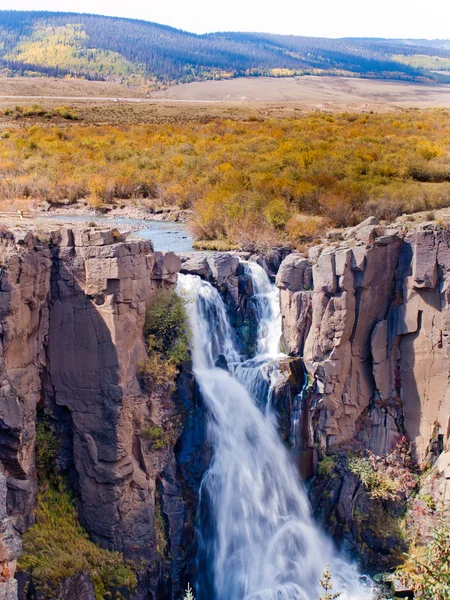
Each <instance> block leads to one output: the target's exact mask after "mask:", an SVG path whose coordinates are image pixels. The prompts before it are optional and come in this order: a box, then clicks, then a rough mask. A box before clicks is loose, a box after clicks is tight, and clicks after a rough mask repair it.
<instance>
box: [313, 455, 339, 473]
mask: <svg viewBox="0 0 450 600" xmlns="http://www.w3.org/2000/svg"><path fill="white" fill-rule="evenodd" d="M336 468H337V462H336V458H335V457H334V456H325V457H324V458H323V459H322V460H321V461H320V462H319V465H318V467H317V473H318V474H319V475H320V476H321V477H323V476H326V477H333V476H335V475H336Z"/></svg>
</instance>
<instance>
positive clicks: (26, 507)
mask: <svg viewBox="0 0 450 600" xmlns="http://www.w3.org/2000/svg"><path fill="white" fill-rule="evenodd" d="M15 242H16V244H14V243H13V241H12V240H11V239H9V238H8V237H7V238H4V239H2V240H1V253H2V255H3V256H5V255H6V254H8V253H10V254H11V257H10V258H9V260H8V267H7V268H5V267H4V266H3V267H2V268H1V271H0V273H1V279H0V461H1V462H2V464H3V467H4V472H5V475H6V476H7V480H8V505H9V512H10V514H11V516H12V518H13V520H14V524H15V526H16V528H17V529H18V530H19V531H24V530H25V529H26V528H27V527H29V525H31V524H32V522H33V506H34V496H35V493H36V482H35V465H34V441H35V420H36V406H37V404H38V402H39V400H40V398H41V380H40V372H41V370H42V366H43V365H44V364H45V340H46V337H47V335H48V322H49V318H48V315H49V307H48V294H49V289H50V271H51V252H50V249H49V248H48V246H47V247H46V248H44V247H41V246H40V245H39V243H38V241H37V240H36V238H35V237H34V236H33V235H31V234H27V235H25V236H17V238H16V240H15ZM13 251H14V254H12V252H13Z"/></svg>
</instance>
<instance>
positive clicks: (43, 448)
mask: <svg viewBox="0 0 450 600" xmlns="http://www.w3.org/2000/svg"><path fill="white" fill-rule="evenodd" d="M57 452H58V441H57V439H56V437H55V434H54V432H53V430H52V428H51V424H50V420H49V419H48V418H47V417H39V415H38V421H37V423H36V444H35V453H36V458H35V460H36V471H37V474H38V478H39V481H41V482H42V481H51V480H52V479H53V478H54V477H55V470H56V464H55V463H56V456H57Z"/></svg>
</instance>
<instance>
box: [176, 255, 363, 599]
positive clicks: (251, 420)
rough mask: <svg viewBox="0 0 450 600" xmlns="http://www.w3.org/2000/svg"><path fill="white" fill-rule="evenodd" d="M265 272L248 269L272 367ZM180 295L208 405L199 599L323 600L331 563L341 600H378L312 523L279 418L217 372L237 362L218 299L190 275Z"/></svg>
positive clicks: (273, 333)
mask: <svg viewBox="0 0 450 600" xmlns="http://www.w3.org/2000/svg"><path fill="white" fill-rule="evenodd" d="M259 268H260V267H258V265H252V264H250V263H248V264H247V265H246V269H248V271H247V272H248V273H250V274H251V276H252V278H253V284H254V289H255V292H256V294H257V301H258V302H260V307H259V308H260V310H259V311H258V315H259V319H260V320H259V330H258V332H259V334H258V337H259V344H258V351H259V352H260V353H261V354H265V355H269V357H268V358H269V361H270V357H271V356H272V357H273V356H275V355H277V353H278V340H279V338H280V332H281V326H280V320H279V317H278V315H279V308H278V307H277V306H276V304H278V303H275V300H274V298H276V292H275V293H274V292H273V290H272V289H267V281H266V282H263V281H262V277H261V273H260V271H259ZM261 270H262V269H261ZM264 276H265V277H266V278H267V276H266V275H265V273H264ZM263 283H264V285H262V284H263ZM177 289H178V293H179V294H181V295H182V296H183V297H185V298H186V300H187V311H188V317H189V324H190V328H191V331H192V353H193V366H194V374H195V378H196V380H197V383H198V385H199V388H200V391H201V394H202V397H203V399H204V402H205V404H206V406H207V409H208V414H209V422H208V436H209V440H210V443H211V445H212V447H213V450H214V454H213V458H212V461H211V465H210V468H209V470H208V471H207V473H206V474H205V476H204V478H203V482H202V485H201V489H200V502H199V504H200V506H199V540H200V541H199V545H200V558H199V565H200V568H199V570H200V571H201V572H200V582H199V589H198V590H197V597H198V598H199V599H200V600H316V599H317V598H319V596H320V587H319V583H318V581H319V577H320V575H321V574H322V572H323V571H324V570H325V568H326V565H327V564H329V565H330V570H331V572H332V576H333V583H334V589H335V591H339V592H341V593H342V595H341V596H340V598H341V600H365V599H369V598H371V597H372V596H371V593H370V591H369V590H368V589H366V588H365V587H364V585H363V584H361V583H360V581H359V576H358V572H357V570H356V568H355V567H354V566H352V565H351V564H349V563H348V562H346V561H345V560H344V559H343V558H342V557H341V556H340V555H339V554H338V553H337V552H336V551H335V550H334V547H333V545H332V543H331V541H330V540H328V539H327V538H326V537H325V536H324V534H323V533H322V532H321V531H320V530H319V529H318V527H317V525H316V524H315V523H314V521H313V519H312V515H311V510H310V506H309V503H308V499H307V495H306V491H305V489H304V487H303V484H302V483H301V482H300V481H299V476H298V473H297V471H296V470H295V468H294V466H293V462H292V458H291V457H290V455H289V453H288V451H287V450H286V448H285V447H284V445H283V443H282V442H281V440H280V438H279V435H278V432H277V428H276V421H275V418H274V415H273V414H272V413H271V411H266V412H265V413H264V412H262V410H260V408H259V407H258V403H257V402H256V401H255V399H254V396H253V397H252V395H251V393H253V392H252V391H251V392H250V393H249V391H248V390H247V389H246V388H245V387H244V386H243V385H242V383H240V382H239V381H238V379H237V378H236V377H235V376H234V375H233V374H232V373H231V372H230V371H226V370H224V369H222V368H217V367H215V364H216V361H217V359H218V357H219V355H220V354H222V355H224V356H225V358H226V359H227V361H228V362H229V363H233V362H238V361H239V356H238V353H237V351H236V349H235V344H234V338H233V331H232V329H231V327H230V326H229V324H228V321H227V317H226V312H225V307H224V305H223V302H222V299H221V297H220V295H219V293H218V292H217V290H215V289H214V288H213V287H212V286H211V285H210V284H209V283H206V282H204V281H202V280H201V279H200V278H199V277H197V276H193V275H180V276H179V280H178V286H177ZM272 294H273V296H272ZM271 307H272V308H271ZM271 310H272V311H273V312H272V313H271V312H270V311H271ZM252 360H253V365H252V369H253V370H261V369H264V368H265V365H266V362H267V361H264V359H263V357H261V356H259V357H256V358H255V359H252ZM238 368H239V367H238ZM240 368H241V369H242V368H245V363H244V365H241V367H240ZM232 370H233V369H232ZM234 370H236V369H234ZM250 389H251V386H250ZM268 390H269V385H268V386H267V391H266V393H268ZM259 393H261V390H260V391H259Z"/></svg>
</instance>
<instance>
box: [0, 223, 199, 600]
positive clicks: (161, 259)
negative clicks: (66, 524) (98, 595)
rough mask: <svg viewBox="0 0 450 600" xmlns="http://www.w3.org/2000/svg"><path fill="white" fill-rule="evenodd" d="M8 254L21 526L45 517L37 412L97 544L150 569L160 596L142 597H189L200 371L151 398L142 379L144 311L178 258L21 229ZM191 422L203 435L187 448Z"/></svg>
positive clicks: (11, 484)
mask: <svg viewBox="0 0 450 600" xmlns="http://www.w3.org/2000/svg"><path fill="white" fill-rule="evenodd" d="M0 246H1V247H0V259H1V258H2V256H4V257H5V260H4V267H3V268H2V270H1V286H0V334H1V335H0V396H1V398H0V461H1V463H2V464H3V467H4V472H5V475H6V478H7V486H8V502H7V504H8V514H9V515H10V517H11V519H12V522H13V523H14V526H15V527H16V528H17V530H19V531H21V532H23V531H24V530H25V529H26V528H27V527H29V526H30V525H31V524H32V523H33V520H34V504H35V495H36V491H37V485H36V468H35V429H36V418H37V409H38V408H39V410H40V411H41V412H43V413H45V414H46V416H47V418H49V419H50V420H51V423H52V427H53V428H54V429H55V431H56V432H57V437H58V440H59V442H60V450H59V454H58V468H59V469H60V471H61V472H64V473H66V474H68V475H69V477H70V481H71V484H72V488H73V491H74V494H75V497H76V499H77V508H78V513H79V518H80V521H81V523H82V524H83V525H84V526H85V527H86V529H87V531H88V532H89V534H90V536H91V538H92V539H94V540H95V541H97V542H98V543H100V544H101V545H103V546H104V547H107V548H111V549H112V548H114V549H116V550H119V551H121V552H123V553H124V555H125V556H126V557H128V558H131V559H134V560H135V561H136V562H140V561H141V560H144V561H146V563H147V565H148V566H149V570H148V571H147V573H146V574H145V573H143V575H142V577H143V580H142V582H143V588H146V589H150V590H153V591H155V596H153V595H152V594H150V595H149V593H148V592H145V593H144V594H143V595H142V598H144V597H145V598H148V599H151V598H153V597H155V598H171V597H172V595H173V596H174V597H178V596H179V593H180V591H181V589H184V588H183V586H184V584H185V580H186V578H187V577H188V575H187V574H186V569H188V568H189V558H190V557H191V555H190V554H189V553H190V548H189V543H188V541H187V537H188V536H189V535H190V536H192V537H193V532H192V525H190V524H189V523H190V522H191V518H192V512H193V511H195V501H196V498H195V493H196V490H198V482H192V481H191V482H190V483H191V488H192V489H191V490H189V484H187V485H184V483H185V482H184V481H183V479H182V478H180V477H178V463H177V461H178V456H179V455H180V454H182V453H183V452H184V453H185V454H186V452H185V446H186V445H187V446H189V444H188V442H189V443H190V445H191V446H192V445H193V444H194V445H195V444H197V445H198V446H199V447H201V445H202V444H203V442H204V440H203V439H201V436H202V431H201V426H200V427H199V426H198V425H197V423H196V419H197V417H198V415H199V414H200V418H202V417H201V409H198V407H197V406H193V405H192V403H193V401H192V399H191V396H193V395H194V390H193V387H192V374H190V373H189V369H188V370H187V371H186V372H185V374H184V375H183V378H182V379H183V381H184V383H183V385H180V389H179V391H178V392H177V393H176V394H172V393H171V392H169V391H167V390H162V389H158V390H153V391H144V390H143V389H142V388H141V386H140V384H139V381H138V378H137V370H138V365H139V363H140V362H141V361H142V360H143V359H144V357H145V355H146V348H145V344H144V340H143V333H142V332H143V326H144V320H145V314H146V310H147V309H148V307H149V306H150V304H151V302H152V298H153V296H154V294H155V293H156V292H157V290H159V289H161V288H167V287H173V286H174V284H175V283H176V279H177V273H178V271H179V268H180V259H179V258H178V257H177V256H176V255H174V254H173V253H171V252H169V253H158V252H154V251H153V247H152V245H151V243H150V242H130V243H128V242H126V241H125V239H124V238H122V236H121V235H120V234H119V233H118V232H117V231H114V230H112V231H111V230H100V229H96V228H92V229H85V230H83V229H78V230H77V229H74V230H71V229H62V230H60V231H57V232H53V233H52V234H51V235H50V236H49V237H48V238H46V239H44V240H39V239H38V238H37V237H36V236H33V235H31V234H27V235H26V236H24V237H22V236H21V235H20V234H18V233H17V232H15V234H14V236H12V235H10V234H6V235H4V237H3V239H2V240H0ZM189 419H190V422H191V425H192V427H193V428H194V430H195V434H194V437H195V439H194V440H193V439H192V436H191V438H190V439H189V440H187V439H186V436H184V438H183V439H182V440H179V436H180V433H181V431H182V429H183V422H184V421H186V420H188V421H189ZM151 425H156V426H158V427H161V428H162V429H164V430H166V431H167V432H168V433H167V435H168V440H169V441H168V443H167V445H166V446H165V447H164V448H157V449H156V450H155V449H153V448H152V447H151V443H149V441H148V440H145V438H144V436H142V435H141V432H142V430H143V429H144V428H145V427H149V426H151ZM197 430H198V431H197ZM177 440H178V442H177ZM175 444H177V448H175ZM190 459H191V460H192V462H195V461H196V460H199V457H198V452H197V454H195V455H194V456H193V457H189V456H188V458H186V456H185V461H184V462H185V467H184V468H185V471H187V472H188V471H189V469H191V470H193V471H195V469H197V470H198V471H199V472H200V473H201V474H202V472H203V471H202V467H196V466H195V465H194V464H189V460H190ZM200 477H201V475H200ZM194 479H195V478H194ZM196 486H197V487H196ZM157 511H158V512H159V514H158V519H159V521H158V522H159V525H158V527H159V526H160V528H161V529H162V531H156V529H157V526H156V525H155V522H156V521H155V514H156V512H157ZM188 521H189V523H188ZM161 523H162V525H161ZM158 536H163V537H164V538H165V544H164V546H165V547H164V552H161V550H160V549H158V547H157V546H158V544H157V537H158ZM191 558H192V557H191ZM0 562H1V557H0ZM191 566H192V565H191ZM144 580H145V581H144ZM69 583H70V585H69ZM69 583H68V584H67V585H68V586H69V587H70V586H71V585H72V582H69ZM74 585H75V584H74ZM77 585H78V584H77ZM66 587H67V586H66ZM72 587H73V586H72ZM75 587H76V586H75ZM70 589H72V588H70ZM74 589H75V588H74ZM66 596H67V598H71V597H72V596H73V594H72V596H71V595H70V593H69V595H67V594H66V595H64V598H66ZM137 597H141V596H140V595H139V592H138V595H137V596H136V598H137Z"/></svg>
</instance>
